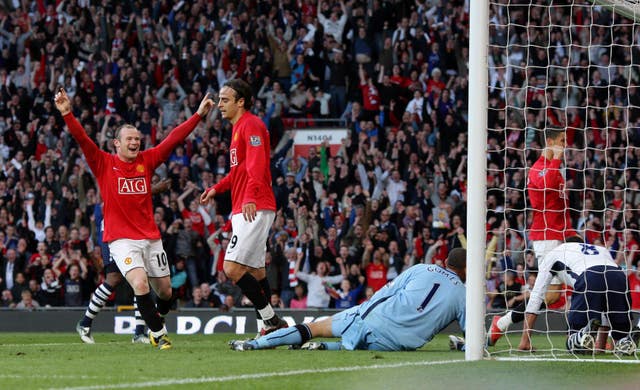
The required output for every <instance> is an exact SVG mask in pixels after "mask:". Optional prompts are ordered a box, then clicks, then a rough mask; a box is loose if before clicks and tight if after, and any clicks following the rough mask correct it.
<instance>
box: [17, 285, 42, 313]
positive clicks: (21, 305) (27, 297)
mask: <svg viewBox="0 0 640 390" xmlns="http://www.w3.org/2000/svg"><path fill="white" fill-rule="evenodd" d="M21 296H22V300H21V301H20V302H18V304H17V305H16V306H15V308H16V309H18V310H29V311H31V310H34V309H37V308H39V307H40V304H39V303H38V301H36V300H34V299H33V297H32V296H31V291H29V290H24V291H23V292H22V294H21Z"/></svg>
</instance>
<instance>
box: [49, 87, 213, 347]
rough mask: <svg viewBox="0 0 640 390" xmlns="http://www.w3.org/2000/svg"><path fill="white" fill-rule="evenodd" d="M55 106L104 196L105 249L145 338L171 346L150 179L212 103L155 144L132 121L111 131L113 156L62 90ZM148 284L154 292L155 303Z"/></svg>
mask: <svg viewBox="0 0 640 390" xmlns="http://www.w3.org/2000/svg"><path fill="white" fill-rule="evenodd" d="M55 104H56V108H57V109H58V110H59V111H60V114H62V117H63V119H64V121H65V123H66V125H67V127H68V128H69V132H70V133H71V135H72V136H73V138H74V139H75V140H76V142H78V145H79V146H80V148H81V149H82V152H83V153H84V155H85V158H86V160H87V164H88V165H89V167H90V168H91V171H92V172H93V174H94V175H95V177H96V180H97V182H98V186H99V187H100V193H101V194H102V198H103V200H104V221H105V226H104V235H103V240H104V241H105V242H107V243H108V244H109V252H110V254H111V257H113V259H114V261H115V263H116V264H117V265H118V268H119V269H120V272H121V273H122V274H123V275H124V276H125V278H126V279H127V281H128V282H129V284H130V285H131V287H132V288H133V291H134V294H135V296H136V301H137V303H138V308H139V309H140V314H141V315H142V318H143V319H144V321H145V322H146V323H147V326H148V327H149V340H150V341H151V344H152V345H154V346H157V347H158V348H159V349H168V348H171V341H170V340H169V338H168V337H167V329H166V327H165V326H164V323H163V319H162V318H161V315H165V314H167V313H168V312H169V308H170V306H171V280H170V278H169V274H170V271H169V264H168V261H167V255H166V253H165V252H164V249H163V247H162V240H161V239H160V231H159V230H158V227H157V226H156V224H155V221H154V219H153V204H152V199H151V177H152V175H153V172H154V171H155V169H156V168H157V167H158V166H159V165H160V164H162V162H163V161H165V160H166V159H167V158H169V154H170V153H171V151H173V149H174V148H175V147H176V146H177V145H178V144H179V143H181V142H183V141H184V139H185V138H186V137H187V135H189V133H191V132H192V131H193V130H194V129H195V128H196V126H197V125H198V123H199V122H200V120H201V119H202V118H203V117H205V116H206V115H207V114H208V113H209V110H210V109H211V108H212V107H213V106H214V105H215V103H214V102H213V100H211V98H210V97H209V95H206V96H205V97H204V99H202V102H201V103H200V106H199V107H198V112H197V113H196V114H194V115H193V116H192V117H191V118H189V119H187V120H186V121H185V122H184V123H182V124H181V125H180V126H178V127H177V128H175V129H174V130H173V131H171V133H169V135H168V136H167V137H166V138H165V139H164V140H163V141H162V142H161V143H160V144H159V145H157V146H155V147H153V148H150V149H147V150H145V151H141V150H140V147H141V143H142V142H141V140H142V136H141V134H140V131H138V129H136V128H135V127H134V126H132V125H123V126H121V127H119V128H118V129H117V130H116V132H115V139H114V141H113V143H114V146H115V149H116V154H110V153H107V152H105V151H102V150H100V148H98V146H97V145H96V144H95V143H94V142H93V140H92V139H91V138H89V136H88V135H87V133H86V131H85V130H84V129H83V128H82V125H81V124H80V122H78V120H77V119H76V118H75V116H74V115H73V113H72V111H71V100H70V99H69V96H67V93H66V92H65V91H64V89H62V88H61V89H60V91H59V92H58V93H56V96H55ZM149 284H151V286H152V287H153V289H154V291H155V292H156V294H157V295H158V299H157V305H158V307H157V308H156V306H155V305H154V303H153V299H152V298H151V293H150V290H149Z"/></svg>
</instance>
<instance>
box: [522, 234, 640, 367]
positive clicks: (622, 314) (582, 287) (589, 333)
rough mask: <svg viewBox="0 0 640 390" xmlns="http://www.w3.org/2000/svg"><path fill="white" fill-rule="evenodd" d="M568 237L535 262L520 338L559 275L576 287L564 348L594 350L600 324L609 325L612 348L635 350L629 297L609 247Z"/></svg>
mask: <svg viewBox="0 0 640 390" xmlns="http://www.w3.org/2000/svg"><path fill="white" fill-rule="evenodd" d="M566 241H567V242H566V243H564V244H562V245H560V246H559V247H557V248H555V249H554V250H552V251H551V252H549V253H548V254H547V255H546V256H545V257H544V259H543V260H542V263H541V264H540V265H539V270H538V278H537V279H536V283H535V285H534V287H533V290H532V291H531V295H530V297H529V302H528V304H527V308H526V314H525V326H524V330H523V335H522V337H523V338H525V337H526V338H527V339H530V338H531V329H532V327H533V324H534V323H535V320H536V318H537V316H538V311H539V310H540V307H541V305H542V303H543V301H544V296H545V292H546V290H547V287H549V284H550V283H551V279H553V277H558V278H559V279H560V280H561V281H562V282H563V283H565V284H567V285H569V286H572V287H573V289H574V293H573V296H572V299H571V307H570V309H569V314H568V316H567V320H568V322H569V338H568V339H567V349H568V350H569V351H571V352H591V351H593V348H594V346H595V338H594V337H593V335H594V334H595V333H596V332H597V330H598V328H599V327H600V326H601V325H603V324H608V325H609V326H610V328H611V337H612V338H613V340H614V343H615V351H616V352H618V353H624V354H630V353H633V352H634V351H635V349H636V344H637V342H638V335H639V334H640V333H638V332H637V331H635V330H634V332H631V326H632V322H631V312H630V309H629V308H630V301H631V299H630V296H629V288H628V284H627V277H626V273H625V271H624V270H623V269H621V268H620V267H618V265H617V264H616V263H615V262H614V261H613V258H612V257H611V254H610V253H609V250H608V249H607V248H605V247H602V246H596V245H590V244H585V243H584V242H583V241H582V238H581V237H579V236H574V237H569V238H567V240H566Z"/></svg>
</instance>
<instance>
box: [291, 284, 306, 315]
mask: <svg viewBox="0 0 640 390" xmlns="http://www.w3.org/2000/svg"><path fill="white" fill-rule="evenodd" d="M289 307H290V308H292V309H306V308H307V289H306V286H305V284H304V283H300V284H298V285H297V286H296V287H295V289H294V297H293V298H292V299H291V301H290V303H289Z"/></svg>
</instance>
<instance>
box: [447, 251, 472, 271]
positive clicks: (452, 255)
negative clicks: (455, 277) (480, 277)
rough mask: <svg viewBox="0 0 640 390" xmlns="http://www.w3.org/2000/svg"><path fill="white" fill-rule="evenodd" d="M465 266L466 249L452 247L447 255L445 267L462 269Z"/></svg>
mask: <svg viewBox="0 0 640 390" xmlns="http://www.w3.org/2000/svg"><path fill="white" fill-rule="evenodd" d="M466 266H467V250H466V249H464V248H454V249H452V250H451V252H449V256H447V267H449V268H453V269H456V270H463V269H465V267H466Z"/></svg>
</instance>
